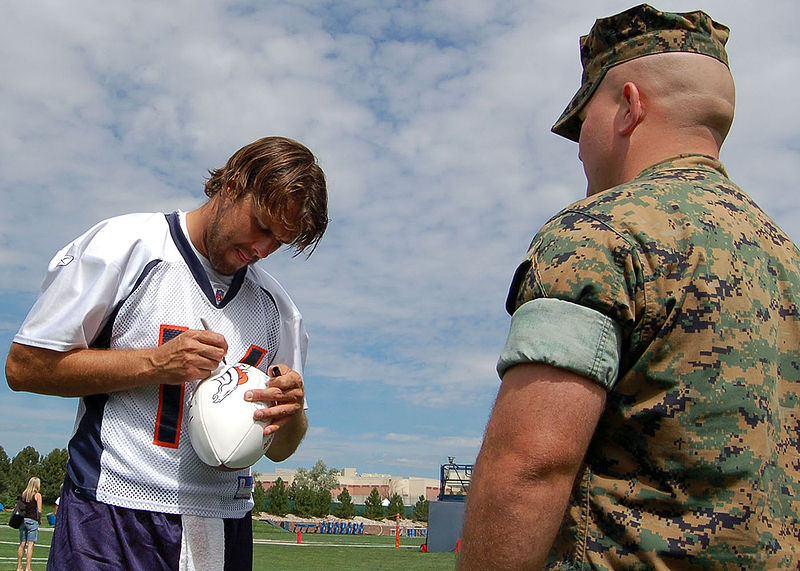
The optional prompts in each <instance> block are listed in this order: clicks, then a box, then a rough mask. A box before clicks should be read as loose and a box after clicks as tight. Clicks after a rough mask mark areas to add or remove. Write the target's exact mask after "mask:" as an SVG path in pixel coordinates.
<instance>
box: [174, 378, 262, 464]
mask: <svg viewBox="0 0 800 571" xmlns="http://www.w3.org/2000/svg"><path fill="white" fill-rule="evenodd" d="M268 381H269V377H267V375H266V374H264V373H263V372H262V371H260V370H259V369H257V368H255V367H252V366H250V365H245V364H244V363H237V364H235V365H229V366H227V367H223V368H222V369H221V370H220V371H218V372H215V373H214V374H213V375H212V376H211V377H209V378H207V379H205V380H203V381H200V383H199V384H198V385H197V387H196V389H195V392H194V395H192V399H191V401H190V402H189V422H188V428H189V439H190V440H191V443H192V447H193V448H194V450H195V452H196V453H197V455H198V456H199V457H200V459H201V460H202V461H203V462H205V463H206V464H208V465H209V466H212V467H214V468H218V469H220V470H231V471H233V470H242V469H244V468H249V467H250V466H252V465H253V464H255V463H256V462H258V460H259V459H260V458H261V457H262V456H263V455H264V453H265V452H266V451H267V449H268V448H269V445H270V444H271V443H272V436H273V435H272V434H270V435H269V436H264V428H265V427H266V426H267V424H269V423H268V421H259V420H254V419H253V413H254V412H255V411H256V410H258V409H261V408H264V407H265V406H266V405H265V403H260V402H248V401H246V400H244V394H245V392H247V391H248V390H251V389H264V388H267V383H268Z"/></svg>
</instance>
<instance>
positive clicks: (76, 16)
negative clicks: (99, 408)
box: [0, 0, 800, 477]
mask: <svg viewBox="0 0 800 571" xmlns="http://www.w3.org/2000/svg"><path fill="white" fill-rule="evenodd" d="M628 7H629V3H627V2H623V1H622V0H604V1H601V2H588V1H582V2H572V3H564V2H562V3H552V2H542V1H536V2H522V1H519V2H516V1H501V2H494V3H490V2H481V1H478V0H470V1H466V2H455V1H453V0H436V1H430V2H415V3H412V4H410V5H409V4H407V3H404V2H400V1H391V0H384V1H378V2H376V1H374V0H369V1H367V0H358V1H356V0H350V1H347V2H312V1H311V0H304V1H295V2H270V3H267V4H262V3H247V2H242V3H237V4H235V5H230V4H226V3H222V2H218V1H213V0H202V1H199V2H188V1H182V2H173V3H168V4H164V3H158V4H157V3H154V2H147V1H144V2H123V3H122V4H119V3H116V4H114V5H113V6H112V5H111V4H109V3H103V2H99V1H90V0H84V1H78V2H72V3H70V4H69V5H67V4H60V3H55V2H46V1H44V0H34V1H32V2H25V3H13V4H11V5H9V6H8V7H7V9H6V11H5V14H4V18H3V20H2V21H0V45H1V46H2V48H3V53H4V58H3V62H2V64H0V65H2V70H3V77H4V83H3V87H2V88H0V121H2V124H3V129H2V130H0V198H2V202H3V209H0V270H2V271H0V292H5V299H6V300H14V302H13V303H2V302H0V323H4V324H6V325H4V326H3V327H0V335H2V338H3V340H4V341H6V342H9V341H10V338H11V335H13V331H14V330H15V329H16V327H17V326H18V324H19V322H20V321H21V320H22V318H23V316H24V314H25V313H26V312H27V309H28V307H27V305H28V304H29V299H30V297H31V296H32V295H33V292H35V291H36V290H37V289H38V286H39V283H40V281H41V278H42V276H43V273H44V268H45V266H46V263H47V260H48V259H49V258H50V257H51V256H52V255H53V253H54V252H55V251H56V250H57V249H58V248H59V247H61V246H62V245H63V244H64V243H66V242H67V241H68V240H70V239H71V238H73V237H74V236H76V235H77V234H79V233H81V232H82V231H84V230H85V229H86V228H88V227H89V226H91V225H92V224H94V223H95V222H96V221H98V220H99V219H102V218H105V217H108V216H113V215H116V214H121V213H125V212H132V211H154V210H164V211H170V210H173V209H175V208H182V209H190V208H193V207H194V206H195V205H197V204H199V203H200V202H201V201H202V199H203V193H202V185H203V182H204V177H205V176H206V172H207V169H209V168H215V167H218V166H220V165H221V164H222V163H223V162H224V161H225V160H226V159H227V157H228V156H229V155H230V154H231V153H232V152H233V151H234V150H236V149H237V148H239V147H240V146H241V145H243V144H246V143H248V142H250V141H252V140H254V139H255V138H257V137H261V136H264V135H270V134H280V135H286V136H290V137H294V138H296V139H299V140H301V141H303V142H304V143H306V144H307V145H308V146H309V147H310V148H311V149H312V150H313V151H314V152H315V153H316V154H317V155H318V156H319V158H320V162H321V164H322V166H323V168H324V169H325V172H326V175H327V178H328V183H329V189H330V198H331V217H332V223H331V226H330V229H329V231H328V234H327V235H326V237H325V238H324V240H323V242H322V244H321V245H320V247H319V248H318V250H317V252H316V253H315V254H314V255H313V256H312V257H311V258H310V259H309V260H304V259H302V258H295V259H292V258H290V257H289V256H286V255H282V254H279V255H276V256H275V257H274V258H271V259H270V260H268V261H266V262H265V264H266V267H267V268H268V269H270V271H272V272H273V273H274V274H275V275H276V276H277V277H278V278H279V279H280V280H281V281H282V282H283V283H284V285H285V286H286V287H287V289H288V290H289V291H290V292H291V294H292V295H293V297H294V298H295V299H296V301H297V303H298V305H299V306H300V308H301V309H302V310H303V313H304V316H305V318H306V321H307V325H308V328H309V331H310V332H311V352H310V355H309V367H308V379H307V380H308V386H309V392H310V394H309V400H310V402H311V406H312V408H311V410H310V415H311V418H312V430H311V432H310V433H309V435H308V437H307V439H306V441H305V442H304V443H303V445H302V447H301V449H300V451H299V452H298V454H297V455H296V456H295V457H294V458H292V460H291V461H290V462H289V463H290V464H291V463H292V462H294V463H295V464H296V465H305V466H311V465H313V463H314V462H315V461H316V460H317V459H318V458H322V459H323V460H324V461H325V462H326V463H328V464H329V465H332V466H334V465H335V466H355V467H357V468H358V469H359V470H360V471H362V472H391V471H394V468H392V467H396V469H397V470H409V471H412V472H413V474H409V475H426V476H429V477H435V476H436V475H438V466H439V464H440V463H442V462H444V461H445V460H446V457H447V456H448V455H450V456H452V455H455V456H457V457H458V459H459V462H464V463H468V462H470V461H472V460H473V459H474V457H475V455H476V454H477V450H478V447H479V445H480V437H481V435H482V432H483V428H484V426H485V423H486V420H487V418H488V414H489V411H490V408H491V406H492V403H493V400H494V395H495V392H496V389H497V386H498V380H497V377H496V373H495V372H494V365H495V361H496V357H497V354H498V353H499V351H500V349H501V348H502V345H503V343H504V341H505V335H506V332H507V328H508V316H507V315H506V314H505V312H504V309H503V305H504V301H505V295H506V289H507V287H508V285H509V282H510V279H511V276H512V273H513V271H514V269H515V267H516V265H517V263H518V262H519V260H520V259H521V257H522V256H523V255H524V252H525V250H526V248H527V246H528V242H529V241H530V238H531V237H532V236H533V234H534V233H535V232H536V230H537V229H538V228H539V227H540V226H541V224H542V223H543V222H544V221H545V220H546V219H547V218H548V217H549V216H550V215H551V214H553V213H554V212H556V211H557V210H558V209H560V208H561V207H562V206H564V205H566V204H567V203H569V202H571V201H573V200H575V199H578V198H580V197H581V196H582V195H583V194H584V191H585V181H584V178H583V174H582V170H581V166H580V163H579V161H578V160H577V147H576V145H574V144H573V143H571V142H568V141H565V140H562V139H560V138H558V137H556V136H555V135H552V134H551V133H550V132H549V129H550V126H551V125H552V123H553V122H554V121H555V119H556V118H557V117H558V115H559V114H560V112H561V111H562V110H563V108H564V106H565V105H566V103H567V102H568V101H569V99H570V97H571V96H572V94H573V93H574V92H575V90H576V89H577V87H578V83H579V78H580V65H579V59H578V36H579V35H580V34H583V33H586V32H587V31H588V29H589V27H590V26H591V25H592V23H593V21H594V19H595V18H597V17H600V16H604V15H608V14H611V13H614V12H616V11H620V10H623V9H626V8H628ZM659 8H662V9H667V10H691V9H696V8H697V6H696V5H695V4H694V3H693V2H689V1H688V0H687V1H677V0H675V1H665V2H663V3H662V4H660V5H659ZM703 9H705V10H707V11H708V12H709V13H711V14H712V15H713V16H714V17H715V18H717V19H718V20H720V21H722V22H724V23H726V24H728V25H730V26H731V28H732V35H731V40H730V43H729V53H730V55H731V61H732V67H733V70H734V73H735V77H736V79H737V87H738V99H739V104H738V109H737V118H736V122H735V126H734V130H733V131H732V133H731V136H730V139H729V141H728V143H727V144H726V147H725V148H724V149H723V158H724V160H725V162H726V165H727V167H728V170H729V171H730V172H731V174H732V176H733V177H734V179H735V180H737V181H738V182H740V183H741V184H742V186H743V187H744V188H745V189H747V190H748V191H750V193H751V194H752V195H753V197H754V198H755V199H756V201H758V202H760V203H762V206H764V207H766V209H767V211H768V212H769V213H771V214H772V215H773V216H774V217H775V218H776V220H777V221H778V222H779V223H780V224H781V225H783V226H784V227H785V228H786V230H787V231H789V232H790V234H792V235H793V236H794V237H795V238H800V225H799V224H800V223H798V222H797V221H796V220H797V216H796V215H795V212H796V210H797V207H796V206H795V204H796V200H795V197H794V192H793V189H794V187H795V186H796V180H797V178H798V175H800V172H798V170H800V160H798V152H800V145H798V136H797V133H798V132H800V129H799V128H798V127H799V125H798V122H799V121H800V119H798V117H797V115H796V114H793V113H791V110H792V109H793V108H794V95H795V94H796V93H797V85H796V84H797V79H796V77H795V75H796V74H795V73H794V70H796V69H798V67H799V66H798V64H799V63H800V62H798V55H797V54H798V52H799V51H800V50H798V41H797V39H796V34H795V32H794V29H793V27H792V26H793V22H794V21H796V20H797V17H798V16H800V7H799V5H798V4H797V3H796V2H794V1H793V0H781V1H778V2H774V3H772V4H771V5H770V9H769V10H767V9H764V8H763V7H761V6H756V5H753V4H751V3H744V2H727V1H722V0H709V1H708V2H706V5H704V6H703ZM5 346H7V343H6V345H5ZM2 390H7V389H2ZM12 396H14V397H15V398H19V399H21V400H15V402H17V403H20V406H21V407H23V410H24V409H25V407H30V412H31V413H32V414H36V413H37V412H36V410H35V409H36V408H38V407H39V406H40V403H42V402H47V403H52V405H50V404H48V406H53V407H56V408H57V409H58V410H59V411H62V412H60V413H59V414H57V415H56V416H57V420H56V421H55V422H56V424H55V426H56V429H54V430H51V431H50V435H49V436H47V438H45V437H44V436H43V435H35V436H33V437H31V438H34V439H36V442H32V444H34V445H36V446H41V447H42V448H48V447H52V446H51V445H52V443H53V441H54V440H58V439H59V438H60V441H61V442H63V444H62V445H65V444H66V440H65V436H64V435H66V434H68V433H69V431H70V430H71V423H72V419H71V417H72V414H73V412H74V409H75V403H74V401H72V400H63V399H50V398H47V397H22V396H20V395H12ZM4 398H5V397H4ZM28 399H33V400H28ZM314 423H316V424H314ZM21 438H23V436H22V435H21V434H20V433H19V432H17V431H16V430H14V427H13V425H7V427H6V429H5V430H3V431H2V438H0V444H2V445H3V446H4V447H5V448H6V451H7V452H9V453H13V452H14V450H15V446H18V445H19V443H20V442H21V440H20V439H21ZM25 438H27V436H25ZM40 451H41V450H40ZM262 471H268V469H266V468H262Z"/></svg>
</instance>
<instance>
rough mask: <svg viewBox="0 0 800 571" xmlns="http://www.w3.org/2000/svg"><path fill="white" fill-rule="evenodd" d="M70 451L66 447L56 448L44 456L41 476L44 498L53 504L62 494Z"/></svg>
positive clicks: (46, 501)
mask: <svg viewBox="0 0 800 571" xmlns="http://www.w3.org/2000/svg"><path fill="white" fill-rule="evenodd" d="M68 460H69V452H67V449H66V448H54V449H53V451H52V452H50V454H48V455H47V456H45V457H44V458H42V461H41V469H40V471H39V477H40V478H41V480H42V500H44V502H45V503H48V504H52V503H54V502H55V501H56V498H57V497H59V496H60V495H61V486H62V485H63V484H64V477H65V476H66V473H67V461H68Z"/></svg>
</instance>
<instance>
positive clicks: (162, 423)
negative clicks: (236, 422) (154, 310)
mask: <svg viewBox="0 0 800 571" xmlns="http://www.w3.org/2000/svg"><path fill="white" fill-rule="evenodd" d="M187 329H189V328H188V327H177V326H175V325H162V326H161V331H160V333H159V335H158V344H159V345H163V344H164V343H166V342H167V341H169V340H170V339H174V338H175V337H177V336H178V335H180V334H181V333H183V332H184V331H186V330H187ZM184 390H185V389H184V385H183V383H181V384H180V385H161V386H160V387H159V388H158V413H157V414H156V431H155V435H154V436H153V444H155V445H156V446H165V447H167V448H177V447H178V442H179V441H180V438H181V421H182V420H183V393H184Z"/></svg>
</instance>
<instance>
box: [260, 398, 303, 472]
mask: <svg viewBox="0 0 800 571" xmlns="http://www.w3.org/2000/svg"><path fill="white" fill-rule="evenodd" d="M307 430H308V418H307V417H306V413H305V411H304V410H301V411H300V412H298V413H297V414H294V415H292V416H291V417H290V419H289V421H288V422H287V423H286V424H284V425H283V426H281V428H280V430H278V431H277V432H276V433H275V438H274V439H273V441H272V444H271V445H270V447H269V449H268V450H267V454H266V456H267V458H269V459H270V460H272V461H273V462H281V461H283V460H286V459H287V458H288V457H289V456H291V455H292V454H294V451H295V450H297V447H298V446H300V442H302V440H303V437H304V436H305V435H306V431H307Z"/></svg>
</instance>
